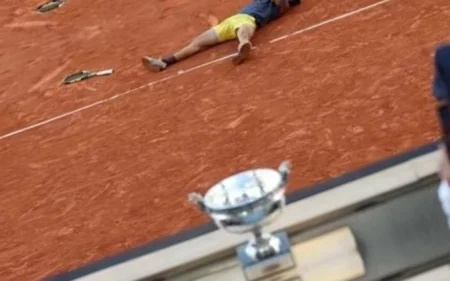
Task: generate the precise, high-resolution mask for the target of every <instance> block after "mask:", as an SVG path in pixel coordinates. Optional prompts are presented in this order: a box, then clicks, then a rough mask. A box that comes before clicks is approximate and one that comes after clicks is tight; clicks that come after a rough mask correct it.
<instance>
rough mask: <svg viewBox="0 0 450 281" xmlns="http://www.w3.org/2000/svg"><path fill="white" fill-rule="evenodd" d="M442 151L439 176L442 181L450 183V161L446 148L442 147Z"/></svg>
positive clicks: (440, 149)
mask: <svg viewBox="0 0 450 281" xmlns="http://www.w3.org/2000/svg"><path fill="white" fill-rule="evenodd" d="M439 151H440V158H441V159H440V161H439V176H440V178H441V179H442V180H445V181H447V182H449V183H450V161H449V159H448V155H447V150H446V148H445V147H444V146H443V145H441V146H440V148H439Z"/></svg>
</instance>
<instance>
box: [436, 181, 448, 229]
mask: <svg viewBox="0 0 450 281" xmlns="http://www.w3.org/2000/svg"><path fill="white" fill-rule="evenodd" d="M438 196H439V200H440V201H441V206H442V210H443V211H444V214H445V216H446V217H447V224H448V227H449V228H450V186H449V185H448V183H447V182H446V181H441V185H440V186H439V189H438Z"/></svg>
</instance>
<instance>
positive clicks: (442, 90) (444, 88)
mask: <svg viewBox="0 0 450 281" xmlns="http://www.w3.org/2000/svg"><path fill="white" fill-rule="evenodd" d="M434 64H435V74H434V81H433V95H434V97H435V98H436V99H437V100H438V101H446V102H450V45H442V46H439V47H438V48H437V50H436V54H435V57H434Z"/></svg>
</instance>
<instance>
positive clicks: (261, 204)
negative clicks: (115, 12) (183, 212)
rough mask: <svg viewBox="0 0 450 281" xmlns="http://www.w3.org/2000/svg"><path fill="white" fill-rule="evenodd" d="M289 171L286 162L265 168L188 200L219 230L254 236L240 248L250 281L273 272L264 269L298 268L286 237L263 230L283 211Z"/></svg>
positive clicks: (196, 194)
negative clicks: (277, 166)
mask: <svg viewBox="0 0 450 281" xmlns="http://www.w3.org/2000/svg"><path fill="white" fill-rule="evenodd" d="M290 171H291V164H290V162H288V161H284V162H283V163H281V165H280V166H279V168H278V169H277V170H275V169H267V168H263V169H255V170H248V171H244V172H241V173H238V174H235V175H232V176H230V177H228V178H226V179H224V180H222V181H220V182H219V183H217V184H216V185H214V186H212V187H211V188H210V189H209V190H208V191H207V192H206V194H205V196H204V197H203V196H201V195H200V194H198V193H191V194H189V200H190V201H191V202H193V203H195V204H196V205H197V206H198V207H199V208H200V210H202V211H203V212H205V213H206V214H208V215H209V216H210V217H211V218H212V219H213V220H214V222H215V223H216V225H217V226H218V227H219V228H221V229H224V230H225V231H227V232H230V233H235V234H243V233H248V232H251V233H253V235H254V238H253V239H252V240H251V241H249V242H248V243H247V244H246V245H243V246H240V247H238V249H237V252H238V256H239V259H240V261H241V264H242V265H243V267H244V271H246V276H247V279H248V280H260V279H261V278H263V277H264V274H266V275H267V274H271V273H273V272H269V271H267V269H266V270H265V271H264V270H263V268H262V267H267V268H269V269H270V268H272V269H273V270H277V269H283V270H284V269H286V268H287V269H289V268H292V267H293V266H295V263H294V259H293V258H292V255H291V252H290V246H289V241H288V238H287V235H286V234H285V233H278V234H277V235H272V234H269V233H264V232H263V231H262V228H263V226H265V225H268V224H270V223H271V222H273V221H274V220H275V219H276V218H277V217H278V216H279V215H280V214H281V213H282V211H283V208H284V206H285V201H286V200H285V189H286V185H287V180H288V177H289V175H290ZM274 265H277V266H274ZM255 266H256V267H255ZM255 268H256V269H255ZM273 270H272V271H273ZM255 272H256V273H255ZM263 272H265V273H263ZM283 280H284V279H283ZM286 280H287V279H286ZM289 280H291V279H289ZM297 280H299V279H297Z"/></svg>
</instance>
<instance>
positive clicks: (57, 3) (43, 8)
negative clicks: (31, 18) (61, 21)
mask: <svg viewBox="0 0 450 281" xmlns="http://www.w3.org/2000/svg"><path fill="white" fill-rule="evenodd" d="M65 2H66V0H52V1H49V2H47V3H44V4H42V5H40V6H39V7H37V8H36V10H37V11H38V12H40V13H45V12H49V11H51V10H54V9H56V8H59V7H61V6H62V5H63V4H64V3H65Z"/></svg>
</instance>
